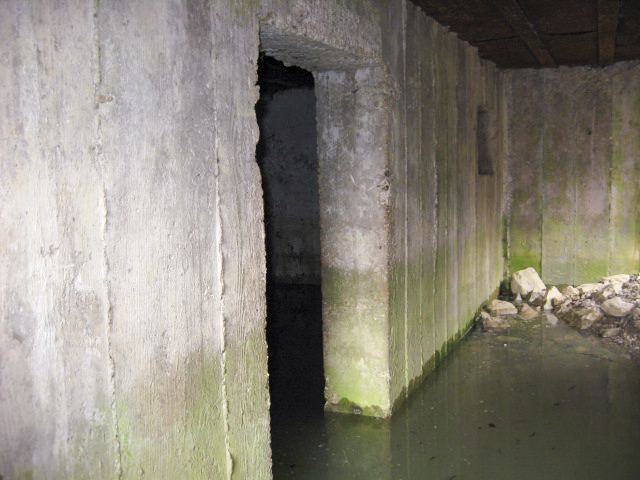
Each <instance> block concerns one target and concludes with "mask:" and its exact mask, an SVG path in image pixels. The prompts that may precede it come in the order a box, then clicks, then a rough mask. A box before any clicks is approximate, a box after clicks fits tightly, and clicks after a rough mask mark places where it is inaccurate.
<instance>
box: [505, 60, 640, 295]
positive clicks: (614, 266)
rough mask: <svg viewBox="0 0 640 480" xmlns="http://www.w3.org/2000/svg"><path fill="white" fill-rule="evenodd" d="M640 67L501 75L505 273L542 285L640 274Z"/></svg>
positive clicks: (517, 72) (531, 71)
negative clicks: (504, 94) (505, 107)
mask: <svg viewBox="0 0 640 480" xmlns="http://www.w3.org/2000/svg"><path fill="white" fill-rule="evenodd" d="M639 72H640V66H639V65H638V62H627V63H619V64H616V65H613V66H610V67H607V68H604V69H596V68H587V67H581V68H560V69H557V70H553V71H551V70H544V71H543V70H535V71H534V70H524V71H513V72H509V73H508V74H507V75H506V83H507V84H508V85H510V94H509V96H508V103H509V189H508V190H509V191H508V195H509V202H508V203H509V205H510V210H509V225H510V228H509V240H510V243H509V263H510V270H511V271H512V272H514V271H517V270H521V269H523V268H525V267H534V268H536V269H537V270H538V271H541V276H542V279H543V280H544V282H545V283H548V284H552V283H570V284H580V283H586V282H593V281H595V280H597V279H598V278H601V277H602V276H604V275H607V274H609V273H615V272H619V271H636V270H638V268H640V246H639V244H638V242H639V237H638V224H639V219H640V207H639V204H638V201H637V199H638V192H639V191H640V185H639V183H638V178H639V176H638V169H639V168H640V154H639V153H638V152H640V144H639V142H640V134H639V133H638V126H639V125H640V116H639V115H640V114H639V112H640V105H639V104H638V101H639V100H638V99H639V98H640V96H639V95H640V80H639V78H640V75H639Z"/></svg>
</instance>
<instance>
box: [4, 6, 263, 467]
mask: <svg viewBox="0 0 640 480" xmlns="http://www.w3.org/2000/svg"><path fill="white" fill-rule="evenodd" d="M252 5H254V3H252V2H243V1H240V2H239V1H237V0H229V1H226V0H222V1H216V2H212V3H209V2H179V1H160V2H158V1H156V0H153V1H151V0H149V1H141V2H124V3H123V2H118V3H117V5H116V4H114V3H113V2H109V1H102V2H84V1H82V2H81V1H76V0H68V1H61V2H55V3H53V2H44V1H42V2H40V1H36V2H21V1H17V0H16V1H8V2H2V4H1V5H0V36H1V38H0V44H1V46H0V52H1V54H0V62H1V63H0V83H1V88H2V92H3V97H4V98H5V101H4V102H3V106H2V109H1V110H0V112H1V113H0V155H1V156H2V166H3V174H2V177H1V178H2V180H1V184H2V188H1V190H0V191H1V196H2V200H1V201H0V218H1V221H2V230H1V232H2V233H0V316H1V318H2V323H1V324H0V382H1V386H0V392H1V394H0V425H1V428H0V475H2V477H3V478H5V479H12V478H40V479H44V478H46V479H57V478H59V479H71V478H96V479H97V478H105V479H107V478H108V479H111V478H116V477H117V478H140V477H143V476H144V477H145V478H190V479H192V478H268V477H269V475H270V473H269V472H270V460H269V457H270V453H269V438H268V425H269V420H268V406H267V405H268V403H267V402H268V397H267V395H268V393H267V370H266V348H265V340H264V285H265V284H264V272H265V270H264V244H263V241H262V238H263V225H262V192H261V190H260V186H259V185H260V183H259V182H260V175H259V171H258V167H257V165H256V163H255V156H254V150H255V143H256V141H257V126H256V123H255V117H254V113H253V112H254V110H253V109H254V103H255V101H256V99H257V96H258V92H257V87H255V83H256V59H257V55H258V35H257V31H258V23H257V13H256V11H255V7H253V6H252ZM149 12H153V15H150V14H149ZM231 25H233V27H234V28H230V26H231ZM240 58H242V59H245V60H244V61H238V59H240ZM247 419H251V420H250V421H247Z"/></svg>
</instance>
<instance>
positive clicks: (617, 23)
mask: <svg viewBox="0 0 640 480" xmlns="http://www.w3.org/2000/svg"><path fill="white" fill-rule="evenodd" d="M412 1H413V2H414V3H415V4H416V5H418V6H419V7H420V8H422V9H423V10H424V11H425V12H426V13H427V14H428V15H429V16H431V17H433V18H435V19H436V20H437V21H438V22H439V23H441V24H443V25H446V26H448V27H450V29H451V30H452V31H453V32H456V33H457V34H458V36H459V37H460V38H461V39H463V40H466V41H467V42H469V43H470V44H472V45H474V46H475V47H477V48H478V51H479V53H480V56H481V57H482V58H485V59H487V60H491V61H493V62H495V63H496V64H497V65H498V66H499V67H503V68H529V67H556V66H559V65H602V66H604V65H609V64H611V63H614V62H619V61H623V60H634V59H640V0H412Z"/></svg>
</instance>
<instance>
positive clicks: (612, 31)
mask: <svg viewBox="0 0 640 480" xmlns="http://www.w3.org/2000/svg"><path fill="white" fill-rule="evenodd" d="M619 10H620V2H619V1H618V0H598V52H599V57H600V65H601V66H603V67H604V66H605V65H611V64H612V63H613V59H614V54H615V50H616V30H617V29H618V12H619Z"/></svg>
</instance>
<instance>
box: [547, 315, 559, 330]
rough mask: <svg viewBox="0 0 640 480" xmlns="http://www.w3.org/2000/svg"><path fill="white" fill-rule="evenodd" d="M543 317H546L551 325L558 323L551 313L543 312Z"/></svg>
mask: <svg viewBox="0 0 640 480" xmlns="http://www.w3.org/2000/svg"><path fill="white" fill-rule="evenodd" d="M544 318H546V319H547V323H548V324H549V325H552V326H554V327H555V326H556V325H557V324H558V317H556V316H555V315H554V314H553V313H545V314H544Z"/></svg>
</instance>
